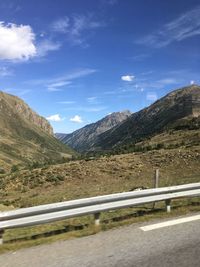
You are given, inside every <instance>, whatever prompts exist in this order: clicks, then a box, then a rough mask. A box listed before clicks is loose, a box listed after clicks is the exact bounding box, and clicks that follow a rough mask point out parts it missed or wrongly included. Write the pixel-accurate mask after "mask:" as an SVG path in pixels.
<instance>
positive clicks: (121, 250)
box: [0, 214, 200, 267]
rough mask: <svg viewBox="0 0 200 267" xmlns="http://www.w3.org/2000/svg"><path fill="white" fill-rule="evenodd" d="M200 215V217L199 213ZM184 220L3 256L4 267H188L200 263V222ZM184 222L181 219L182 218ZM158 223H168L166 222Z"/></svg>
mask: <svg viewBox="0 0 200 267" xmlns="http://www.w3.org/2000/svg"><path fill="white" fill-rule="evenodd" d="M195 216H199V219H200V214H196V215H195ZM199 219H197V217H196V220H194V219H193V220H189V219H188V216H187V219H185V218H181V220H183V221H185V220H186V221H187V222H186V223H170V222H169V221H173V220H174V219H173V220H167V221H168V225H165V227H164V226H163V227H155V225H156V224H155V223H154V229H151V230H150V231H143V230H142V229H141V227H147V225H148V227H151V223H148V224H147V225H146V224H142V225H141V224H140V225H138V224H134V225H130V226H126V227H121V228H118V229H114V230H110V231H107V232H101V233H99V234H96V235H93V236H88V237H83V238H79V239H73V240H68V241H62V242H57V243H54V244H50V245H42V246H38V247H33V248H29V249H23V250H20V251H17V252H15V253H7V254H4V255H0V266H1V267H35V266H37V267H47V266H48V267H80V266H81V267H102V266H104V267H107V266H115V267H125V266H126V267H133V266H136V267H137V266H138V267H139V266H140V267H141V266H144V267H145V266H148V267H149V266H154V267H160V266H162V267H168V266H169V267H173V266H174V267H175V266H176V267H177V266H182V267H188V266H190V267H191V266H198V267H199V262H200V220H199ZM178 220H180V218H178ZM158 223H162V224H163V223H165V224H166V222H164V221H163V220H162V221H161V222H158Z"/></svg>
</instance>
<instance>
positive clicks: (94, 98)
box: [87, 96, 98, 104]
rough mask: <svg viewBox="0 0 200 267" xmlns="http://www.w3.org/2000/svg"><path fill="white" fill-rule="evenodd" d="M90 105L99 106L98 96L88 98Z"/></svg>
mask: <svg viewBox="0 0 200 267" xmlns="http://www.w3.org/2000/svg"><path fill="white" fill-rule="evenodd" d="M87 101H88V103H89V104H98V100H97V97H96V96H91V97H88V98H87Z"/></svg>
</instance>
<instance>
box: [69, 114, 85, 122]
mask: <svg viewBox="0 0 200 267" xmlns="http://www.w3.org/2000/svg"><path fill="white" fill-rule="evenodd" d="M70 121H72V122H75V123H82V122H83V120H82V118H81V116H79V115H75V116H74V117H72V118H71V119H70Z"/></svg>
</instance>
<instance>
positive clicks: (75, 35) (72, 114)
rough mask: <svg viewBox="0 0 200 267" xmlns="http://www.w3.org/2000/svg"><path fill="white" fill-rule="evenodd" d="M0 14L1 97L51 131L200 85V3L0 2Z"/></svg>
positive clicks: (111, 0) (129, 0)
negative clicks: (20, 103) (22, 105)
mask: <svg viewBox="0 0 200 267" xmlns="http://www.w3.org/2000/svg"><path fill="white" fill-rule="evenodd" d="M0 14H1V15H0V90H2V91H5V92H8V93H11V94H14V95H17V96H19V97H21V98H22V99H24V100H25V101H26V102H27V103H28V104H29V105H30V106H31V107H32V108H33V109H34V110H35V111H36V112H38V113H39V114H41V115H42V116H44V117H46V118H48V119H49V121H50V122H51V124H52V126H53V127H54V131H55V132H65V133H69V132H72V131H73V130H76V129H78V128H80V127H83V126H84V125H86V124H88V123H91V122H95V121H97V120H99V119H100V118H102V117H104V116H106V115H107V114H109V113H111V112H115V111H122V110H125V109H129V110H131V111H132V112H136V111H138V110H140V109H142V108H144V107H146V106H148V105H150V104H151V103H153V102H154V101H155V100H156V99H158V98H160V97H162V96H164V95H165V94H166V93H168V92H170V91H172V90H173V89H176V88H179V87H182V86H185V85H189V84H191V83H199V80H200V77H199V70H200V1H199V0H198V1H196V0H190V1H181V0H173V1H164V0H163V1H160V0H148V1H147V0H134V1H133V0H95V1H94V0H84V1H83V0H73V1H70V0H57V1H53V0H52V1H51V0H43V1H41V0H34V1H32V0H29V1H27V0H13V1H12V0H11V1H7V0H1V1H0Z"/></svg>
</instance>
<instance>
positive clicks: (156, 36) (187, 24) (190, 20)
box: [136, 6, 200, 48]
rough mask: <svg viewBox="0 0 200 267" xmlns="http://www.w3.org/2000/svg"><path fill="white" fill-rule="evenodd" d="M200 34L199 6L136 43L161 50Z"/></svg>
mask: <svg viewBox="0 0 200 267" xmlns="http://www.w3.org/2000/svg"><path fill="white" fill-rule="evenodd" d="M199 34H200V6H197V7H195V8H193V9H192V10H190V11H188V12H186V13H184V14H182V15H180V16H179V17H178V18H176V19H175V20H172V21H171V22H169V23H167V24H165V25H164V26H163V27H162V28H160V29H158V30H157V31H155V32H154V33H152V34H149V35H147V36H145V37H143V38H141V39H140V40H138V41H136V43H138V44H144V45H147V46H151V47H155V48H161V47H165V46H167V45H169V44H171V43H172V42H175V41H176V42H179V41H182V40H184V39H187V38H190V37H192V36H196V35H199Z"/></svg>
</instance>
